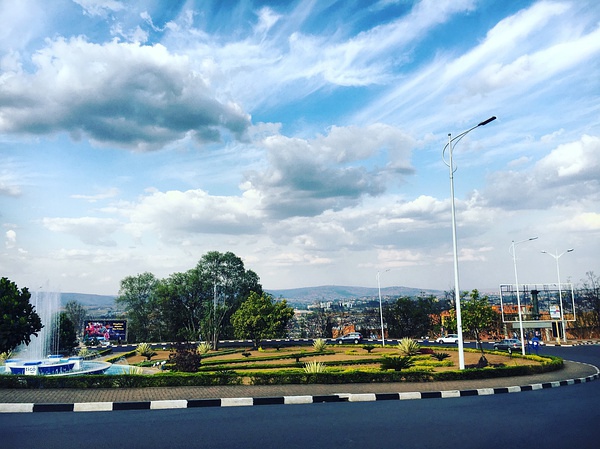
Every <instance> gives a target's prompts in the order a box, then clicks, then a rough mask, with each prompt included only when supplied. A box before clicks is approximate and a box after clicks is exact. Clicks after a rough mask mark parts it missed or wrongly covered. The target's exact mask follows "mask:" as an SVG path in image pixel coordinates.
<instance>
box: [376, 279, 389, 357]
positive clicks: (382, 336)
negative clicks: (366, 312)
mask: <svg viewBox="0 0 600 449" xmlns="http://www.w3.org/2000/svg"><path fill="white" fill-rule="evenodd" d="M385 271H386V272H387V271H390V269H389V268H388V269H387V270H385ZM377 289H378V290H379V317H380V318H381V346H385V332H384V330H383V307H382V305H381V283H380V282H379V271H378V272H377Z"/></svg>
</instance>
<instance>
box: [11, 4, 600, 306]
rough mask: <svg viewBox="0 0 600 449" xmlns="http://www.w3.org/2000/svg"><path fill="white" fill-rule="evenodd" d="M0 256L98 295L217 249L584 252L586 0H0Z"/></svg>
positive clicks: (307, 281) (449, 277) (595, 53)
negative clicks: (447, 154)
mask: <svg viewBox="0 0 600 449" xmlns="http://www.w3.org/2000/svg"><path fill="white" fill-rule="evenodd" d="M0 19H1V21H2V27H0V226H1V232H2V237H3V240H4V242H3V245H2V248H1V257H0V272H1V274H2V276H7V277H8V278H10V279H11V280H13V281H15V282H16V283H17V284H18V285H19V286H20V287H24V286H26V287H29V288H30V289H36V288H38V287H39V286H49V287H50V288H52V289H58V290H60V291H63V292H81V293H98V294H116V293H117V292H118V289H119V283H120V281H121V279H123V278H124V277H126V276H131V275H136V274H138V273H142V272H145V271H150V272H152V273H154V274H155V275H156V276H158V277H161V278H162V277H167V276H168V275H170V274H171V273H174V272H180V271H186V270H188V269H190V268H192V267H194V266H195V264H196V263H197V261H198V260H199V259H200V258H201V256H202V255H203V254H205V253H206V252H208V251H213V250H214V251H221V252H225V251H232V252H233V253H235V254H236V255H238V256H239V257H241V258H242V259H243V260H244V263H245V265H246V267H247V268H249V269H252V270H254V271H255V272H256V273H257V274H258V275H259V277H260V278H261V281H262V284H263V286H264V287H265V288H267V289H284V288H296V287H306V286H316V285H331V284H337V285H355V286H367V287H369V286H370V287H375V286H376V285H377V284H376V274H377V272H378V271H380V272H381V273H382V274H381V285H382V286H383V287H385V286H390V285H405V286H411V287H417V288H433V289H441V290H450V289H452V288H453V285H454V272H453V252H452V234H451V201H450V183H449V173H448V168H447V167H446V165H444V162H443V161H442V149H443V147H444V145H445V144H446V142H447V136H448V134H449V133H451V134H452V135H457V134H459V133H460V132H462V131H464V130H467V129H469V128H471V127H472V126H474V125H476V124H477V123H479V122H481V121H483V120H485V119H487V118H488V117H490V116H497V117H498V119H497V120H496V121H494V122H492V123H490V124H488V125H486V126H484V127H480V128H477V129H476V130H474V131H473V132H471V133H469V135H468V136H466V137H465V138H464V139H462V140H461V141H460V143H459V144H458V145H457V146H456V147H455V149H454V153H453V155H454V160H455V162H456V164H457V166H458V170H457V172H456V174H455V178H454V181H455V198H456V222H457V233H458V250H459V267H460V287H461V289H472V288H479V289H482V290H488V289H493V288H497V286H498V285H499V284H503V283H513V282H514V266H513V260H512V256H511V254H510V252H509V247H510V246H511V242H512V241H513V240H514V241H517V242H519V241H521V240H525V239H528V238H530V237H539V238H538V239H537V240H535V241H531V242H527V243H523V244H522V245H521V244H519V245H517V263H518V273H519V282H521V283H554V282H556V280H557V272H556V262H555V259H554V258H552V257H549V256H548V255H545V254H542V253H541V251H543V250H546V251H549V252H550V253H554V254H555V255H559V254H561V253H562V252H563V251H565V250H567V249H569V248H574V249H575V251H573V252H571V253H568V254H566V255H565V256H564V257H561V258H560V259H559V261H560V272H561V281H562V282H567V280H570V281H572V282H574V283H578V282H579V281H580V280H581V279H582V278H584V277H585V275H586V272H587V271H594V272H596V273H598V272H600V266H598V260H599V259H598V254H599V253H600V122H599V118H600V98H599V96H600V95H599V94H600V76H599V66H600V57H599V56H600V25H599V23H600V3H598V2H597V1H595V0H565V1H510V2H498V1H492V0H429V1H409V0H396V1H394V0H379V1H370V2H369V1H326V0H321V1H289V2H277V1H270V2H260V1H251V0H247V1H217V0H215V1H200V0H197V1H168V2H166V1H158V0H155V1H119V0H98V1H94V0H72V1H71V0H55V1H52V2H47V1H45V0H22V1H19V2H14V1H10V0H0Z"/></svg>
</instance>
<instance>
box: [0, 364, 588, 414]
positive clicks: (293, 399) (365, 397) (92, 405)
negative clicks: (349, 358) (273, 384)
mask: <svg viewBox="0 0 600 449" xmlns="http://www.w3.org/2000/svg"><path fill="white" fill-rule="evenodd" d="M590 366H593V365H590ZM594 368H595V369H596V374H593V375H591V376H587V377H580V378H577V379H569V380H561V381H555V382H545V383H538V384H530V385H524V386H514V387H497V388H478V389H472V390H446V391H423V392H408V393H339V394H331V395H316V396H309V395H307V396H278V397H257V398H251V397H248V398H221V399H181V400H179V399H178V400H160V401H138V402H76V403H72V404H53V403H47V404H32V403H4V404H0V413H27V412H102V411H117V410H166V409H182V408H199V407H241V406H253V405H289V404H318V403H324V402H372V401H398V400H399V401H402V400H411V399H447V398H460V397H467V396H488V395H493V394H505V393H521V392H525V391H535V390H544V389H548V388H556V387H565V386H567V385H575V384H582V383H586V382H591V381H593V380H597V379H598V378H599V376H600V370H598V368H597V367H595V366H594Z"/></svg>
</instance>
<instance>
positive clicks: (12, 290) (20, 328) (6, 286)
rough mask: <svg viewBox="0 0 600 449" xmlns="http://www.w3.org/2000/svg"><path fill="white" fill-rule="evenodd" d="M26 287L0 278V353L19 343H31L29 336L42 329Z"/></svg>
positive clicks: (13, 347) (10, 349)
mask: <svg viewBox="0 0 600 449" xmlns="http://www.w3.org/2000/svg"><path fill="white" fill-rule="evenodd" d="M30 298H31V293H29V290H28V289H27V287H24V288H23V289H22V290H19V288H18V287H17V284H15V283H14V282H12V281H10V280H9V279H8V278H5V277H3V278H2V279H0V353H3V352H9V351H12V350H13V349H15V348H16V347H17V346H19V345H20V344H21V343H25V344H27V345H28V344H29V343H31V336H32V335H35V336H37V333H38V332H39V331H40V330H42V327H43V326H42V320H41V319H40V317H39V315H38V314H37V313H36V312H35V308H34V307H33V306H32V305H31V303H30V302H29V299H30Z"/></svg>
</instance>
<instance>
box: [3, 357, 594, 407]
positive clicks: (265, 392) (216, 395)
mask: <svg viewBox="0 0 600 449" xmlns="http://www.w3.org/2000/svg"><path fill="white" fill-rule="evenodd" d="M598 377H599V370H598V368H596V367H595V366H592V365H587V364H582V363H578V362H570V361H565V367H564V369H562V370H560V371H555V372H551V373H544V374H539V375H534V376H518V377H507V378H500V379H485V380H469V381H449V382H415V383H412V382H411V383H400V382H398V383H369V384H337V385H321V384H311V385H269V386H263V385H260V386H250V385H235V386H210V387H157V388H113V389H35V390H33V389H32V390H22V389H0V412H23V411H97V410H125V409H150V408H187V407H200V406H202V407H205V406H228V405H229V406H231V405H259V404H268V403H273V404H274V403H281V404H284V403H290V404H291V403H314V402H335V401H359V400H360V401H367V400H384V399H385V400H389V399H424V398H434V397H440V398H442V397H460V396H474V395H487V394H499V393H516V392H521V391H531V390H537V389H543V388H553V387H560V386H567V385H572V384H576V383H584V382H589V381H592V380H595V379H598Z"/></svg>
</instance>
